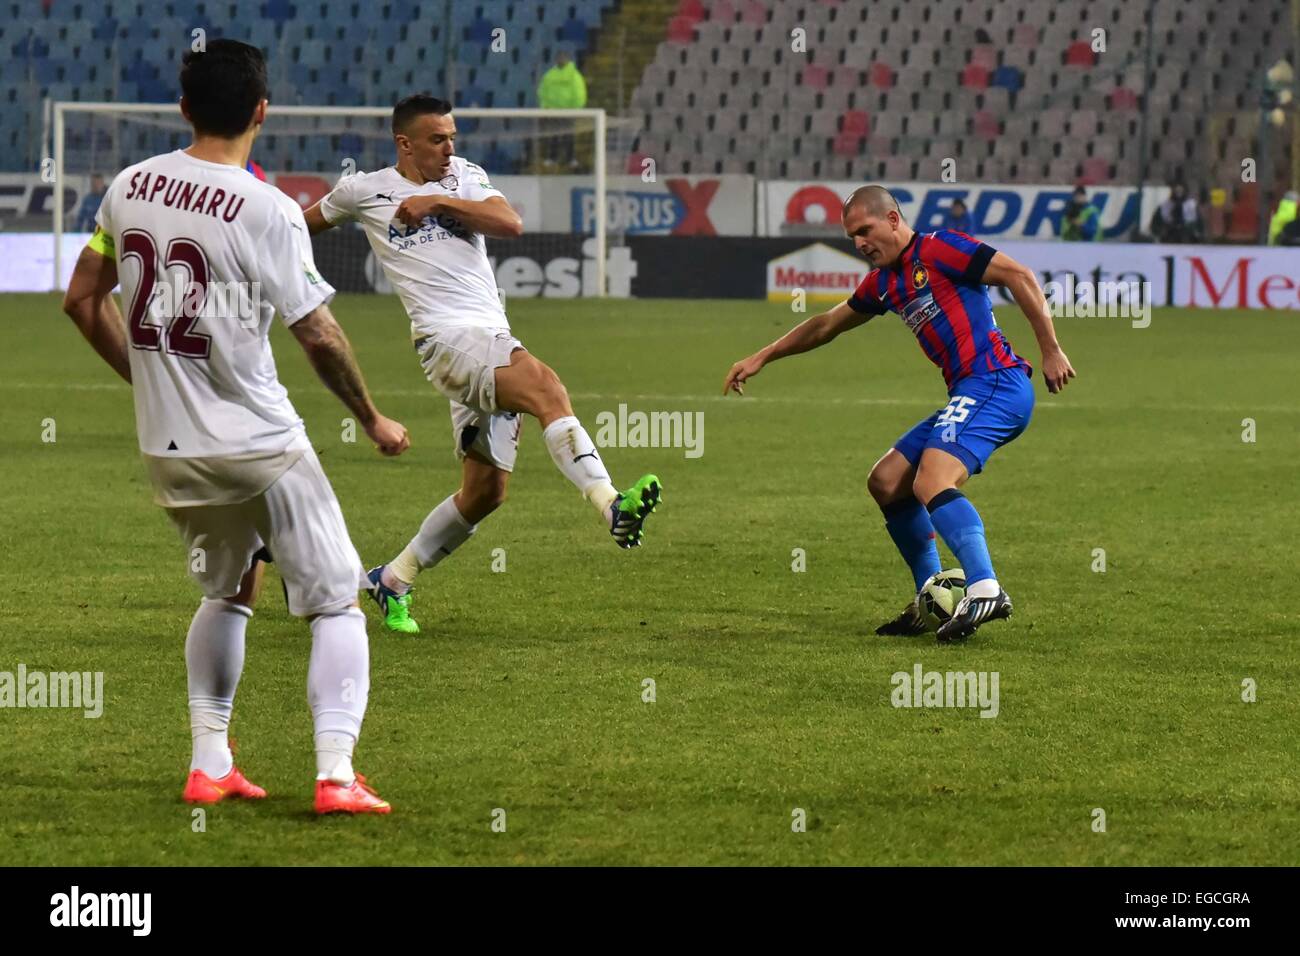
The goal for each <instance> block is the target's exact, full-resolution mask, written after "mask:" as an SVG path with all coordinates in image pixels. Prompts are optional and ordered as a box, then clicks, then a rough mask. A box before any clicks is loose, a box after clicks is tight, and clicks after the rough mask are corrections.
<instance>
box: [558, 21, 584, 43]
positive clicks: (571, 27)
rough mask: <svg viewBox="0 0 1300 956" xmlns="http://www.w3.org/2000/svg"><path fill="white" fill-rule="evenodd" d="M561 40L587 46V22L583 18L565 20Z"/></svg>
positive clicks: (561, 28) (561, 30)
mask: <svg viewBox="0 0 1300 956" xmlns="http://www.w3.org/2000/svg"><path fill="white" fill-rule="evenodd" d="M560 42H561V43H572V44H573V45H575V46H577V47H579V48H582V47H585V46H586V45H587V24H586V23H585V22H583V21H582V20H576V19H570V20H565V21H564V25H563V26H562V27H560Z"/></svg>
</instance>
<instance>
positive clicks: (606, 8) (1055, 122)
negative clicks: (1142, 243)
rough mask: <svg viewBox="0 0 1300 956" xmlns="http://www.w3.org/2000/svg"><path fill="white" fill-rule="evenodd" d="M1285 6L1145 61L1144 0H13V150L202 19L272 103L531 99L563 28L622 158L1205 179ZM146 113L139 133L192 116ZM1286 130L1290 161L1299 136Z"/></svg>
mask: <svg viewBox="0 0 1300 956" xmlns="http://www.w3.org/2000/svg"><path fill="white" fill-rule="evenodd" d="M1288 6H1289V5H1288V4H1286V3H1283V2H1277V0H1268V2H1251V3H1240V4H1227V5H1225V4H1222V3H1218V2H1212V0H1159V2H1158V3H1157V4H1156V5H1155V16H1154V21H1153V27H1152V49H1153V52H1154V57H1153V64H1152V66H1153V68H1152V71H1151V74H1150V77H1149V81H1148V80H1147V79H1146V69H1145V57H1146V41H1147V38H1146V35H1145V27H1144V16H1145V10H1146V4H1144V3H1136V2H1125V0H1079V2H1073V3H1069V4H1063V3H1047V2H1042V3H1037V2H1035V3H1024V2H1012V0H929V2H927V3H913V2H907V0H878V2H873V3H870V4H864V3H852V2H840V0H786V2H778V0H677V2H673V0H621V2H618V0H571V2H567V3H566V2H561V3H540V4H516V3H512V2H510V0H477V2H456V3H453V4H450V5H447V4H444V3H441V2H434V3H417V2H414V0H389V2H386V3H385V2H380V3H375V4H368V3H362V2H360V0H310V2H309V0H298V2H288V0H266V2H264V3H250V4H239V3H234V2H229V0H227V2H216V0H171V2H163V3H140V2H130V0H80V2H72V0H2V2H0V50H3V51H4V53H5V57H4V61H3V67H2V68H0V69H2V73H0V75H2V77H3V81H4V85H3V91H4V93H3V96H2V97H0V167H3V168H8V169H11V170H31V169H34V168H36V167H37V166H38V164H39V162H40V159H41V157H42V156H43V155H44V149H45V144H43V142H42V135H43V134H44V133H45V131H46V128H47V127H46V125H45V124H44V122H43V116H42V114H41V111H40V110H38V109H33V108H32V107H33V104H38V103H41V102H42V101H43V100H47V99H67V100H79V101H89V100H105V101H114V102H132V101H142V102H169V101H174V100H175V99H176V97H177V89H176V60H177V58H178V54H179V52H180V51H181V50H183V49H185V48H187V47H188V44H189V37H190V31H192V30H193V29H195V28H200V27H201V28H203V29H205V30H207V31H208V32H209V35H211V36H220V35H233V36H235V37H237V38H239V39H243V40H246V41H249V42H252V43H255V44H258V45H259V46H262V47H263V48H264V49H265V50H266V51H267V52H268V54H269V56H270V62H271V65H272V75H271V81H272V82H271V87H272V102H273V103H312V104H330V105H388V104H390V103H392V102H393V101H394V99H395V98H396V97H398V96H400V95H402V94H403V93H405V92H407V91H410V90H412V89H419V88H429V89H436V90H447V89H453V90H454V91H455V93H454V99H455V101H456V102H457V104H458V105H460V106H462V107H464V106H471V105H473V106H488V107H511V106H534V105H536V85H537V81H538V78H539V77H540V75H541V73H542V72H543V71H544V70H545V68H546V67H547V66H548V65H549V64H550V63H551V62H553V59H554V54H555V52H556V51H557V50H558V49H561V48H563V49H566V50H569V51H570V52H572V53H573V54H574V57H575V59H576V61H577V62H578V64H579V67H580V68H581V69H582V70H583V72H584V74H585V75H586V76H587V78H588V85H589V88H590V91H591V101H590V105H592V106H601V107H604V108H605V109H606V110H607V111H608V112H609V113H610V114H611V115H613V116H615V117H622V118H623V119H624V122H623V123H622V124H619V123H615V124H614V129H615V130H618V131H621V132H622V135H620V136H616V137H615V138H614V139H613V140H612V143H613V144H614V146H615V148H617V150H618V155H617V156H616V157H614V162H613V164H612V166H611V168H615V169H623V168H626V169H635V168H639V166H638V163H639V159H640V158H641V157H644V156H648V155H653V156H654V157H656V159H657V161H658V164H659V168H660V169H662V170H664V171H665V172H678V173H724V172H743V173H751V174H754V175H757V176H760V177H764V178H816V177H827V178H843V179H862V180H869V179H876V178H881V179H885V180H891V179H892V180H898V179H900V178H914V177H919V178H922V179H931V180H933V179H936V178H938V177H937V164H938V162H939V161H940V160H942V159H944V158H954V159H956V160H957V161H958V163H959V164H961V165H960V168H961V174H960V175H961V178H962V179H963V180H964V181H967V182H1004V183H1016V182H1023V183H1040V182H1049V183H1054V182H1060V183H1063V184H1065V183H1074V182H1083V183H1088V184H1125V183H1135V182H1137V180H1138V179H1139V176H1140V173H1141V172H1143V171H1142V170H1140V168H1139V164H1140V163H1141V162H1142V161H1143V160H1145V161H1146V163H1147V167H1146V169H1145V171H1144V172H1145V181H1147V182H1168V181H1173V180H1178V179H1181V180H1183V181H1185V182H1186V183H1187V184H1188V186H1189V188H1190V189H1191V190H1192V191H1193V193H1206V192H1208V190H1209V189H1210V188H1213V187H1216V186H1219V187H1222V186H1224V185H1226V184H1231V183H1233V182H1236V181H1239V180H1240V162H1241V157H1243V156H1247V155H1254V154H1255V152H1256V134H1257V132H1258V124H1259V115H1260V114H1259V110H1258V108H1257V102H1258V95H1259V85H1260V77H1261V74H1262V72H1263V71H1264V70H1265V69H1266V68H1267V66H1268V65H1269V64H1271V63H1272V62H1274V61H1276V60H1277V59H1279V58H1281V57H1284V56H1287V55H1288V54H1290V53H1291V52H1292V50H1291V44H1292V42H1293V40H1292V30H1291V29H1290V24H1289V19H1288V18H1289V17H1290V16H1291V13H1290V10H1289V9H1288ZM250 8H255V9H256V10H257V15H255V16H249V15H243V16H241V15H240V11H241V10H244V11H247V10H248V9H250ZM448 9H450V10H451V11H452V12H451V17H450V20H448V19H447V17H446V16H445V13H446V11H447V10H448ZM496 26H503V27H505V28H506V29H507V31H508V34H509V46H508V50H507V54H506V57H505V58H504V59H502V58H501V57H500V56H499V55H495V54H494V53H493V52H492V42H493V30H494V28H495V27H496ZM1098 26H1100V27H1101V28H1102V29H1104V30H1105V38H1104V39H1105V50H1104V52H1103V53H1098V52H1097V50H1095V49H1094V47H1095V46H1096V45H1097V39H1098V38H1097V36H1096V35H1095V33H1094V31H1095V30H1096V29H1097V28H1098ZM795 30H803V31H805V32H804V34H803V40H804V42H805V43H806V48H805V49H806V52H795V50H794V49H792V42H793V36H792V31H795ZM110 40H112V41H113V42H109V41H110ZM986 40H989V41H991V42H985V41H986ZM448 53H451V54H452V57H453V62H454V65H453V66H451V67H450V68H449V67H448V65H447V64H448ZM392 64H397V66H396V67H394V66H392ZM1144 115H1145V117H1146V118H1147V126H1146V127H1145V134H1146V138H1147V148H1146V149H1145V150H1144V149H1143V148H1142V142H1143V138H1142V134H1143V132H1144V127H1143V116H1144ZM346 135H347V134H338V135H333V136H303V137H298V138H293V139H290V138H288V137H284V138H281V139H279V140H278V141H277V142H276V143H275V144H272V145H271V146H269V147H268V148H269V149H270V150H271V152H270V153H269V154H267V155H259V157H258V158H259V161H260V162H262V164H263V165H264V166H266V167H267V168H274V169H277V170H285V171H294V170H298V169H314V168H321V167H322V164H324V165H332V164H333V157H336V156H337V155H339V153H340V150H342V151H343V152H346V149H344V147H346V146H350V145H356V144H353V143H349V142H343V141H341V139H340V137H341V136H346ZM139 136H140V137H141V141H140V142H139V143H138V144H136V146H137V148H138V149H139V151H140V152H141V154H144V153H150V152H159V151H161V150H163V149H167V148H171V147H172V146H174V145H178V144H179V141H178V140H177V137H179V136H180V134H179V133H178V132H176V131H174V130H157V131H149V130H141V131H140V132H139ZM69 145H70V147H71V148H74V149H75V148H78V147H81V146H85V145H87V144H85V143H78V142H73V143H70V144H69ZM516 147H517V144H513V143H511V142H501V143H496V142H493V143H491V144H490V145H489V147H488V149H487V150H486V152H487V153H488V154H489V155H490V156H491V158H492V161H493V164H494V166H495V168H497V169H500V170H502V171H512V170H518V169H519V168H521V167H522V166H523V165H524V164H525V163H526V162H527V158H526V157H525V156H524V155H522V154H521V152H520V151H519V150H518V149H517V148H516ZM1272 149H1273V154H1272V156H1271V161H1272V163H1273V168H1274V169H1276V170H1285V169H1289V168H1290V165H1291V162H1292V157H1291V152H1290V150H1291V144H1290V138H1289V137H1287V136H1277V137H1273V146H1272ZM1236 191H1237V192H1240V190H1239V189H1238V190H1236ZM1251 195H1253V193H1252V194H1251ZM1234 198H1235V197H1234ZM1242 199H1243V202H1247V201H1249V202H1254V201H1255V200H1253V199H1247V197H1246V196H1245V195H1244V194H1243V197H1242ZM1231 221H1232V222H1234V223H1235V222H1236V214H1235V213H1234V214H1233V217H1232V220H1231Z"/></svg>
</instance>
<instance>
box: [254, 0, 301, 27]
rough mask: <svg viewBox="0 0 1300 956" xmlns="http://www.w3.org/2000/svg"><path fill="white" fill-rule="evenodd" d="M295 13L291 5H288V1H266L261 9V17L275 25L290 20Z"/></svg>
mask: <svg viewBox="0 0 1300 956" xmlns="http://www.w3.org/2000/svg"><path fill="white" fill-rule="evenodd" d="M295 13H296V11H295V10H294V7H293V4H291V3H289V0H267V2H266V4H265V5H264V6H263V7H262V16H264V17H266V18H267V19H268V20H273V21H275V22H276V23H284V22H285V21H286V20H292V19H293V18H294V14H295Z"/></svg>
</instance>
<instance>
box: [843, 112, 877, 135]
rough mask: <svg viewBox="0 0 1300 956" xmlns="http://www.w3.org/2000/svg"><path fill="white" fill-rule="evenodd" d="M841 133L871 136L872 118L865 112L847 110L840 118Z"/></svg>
mask: <svg viewBox="0 0 1300 956" xmlns="http://www.w3.org/2000/svg"><path fill="white" fill-rule="evenodd" d="M840 132H841V133H855V134H857V135H858V136H870V135H871V118H870V117H869V116H867V114H866V113H865V112H864V111H863V110H845V111H844V115H843V116H841V117H840Z"/></svg>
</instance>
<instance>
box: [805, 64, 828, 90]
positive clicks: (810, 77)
mask: <svg viewBox="0 0 1300 956" xmlns="http://www.w3.org/2000/svg"><path fill="white" fill-rule="evenodd" d="M803 85H804V86H807V87H811V88H812V89H814V90H824V89H826V87H828V86H830V85H831V71H830V70H828V69H826V67H824V66H818V65H817V64H815V63H809V64H808V65H807V66H805V67H804V68H803Z"/></svg>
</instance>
